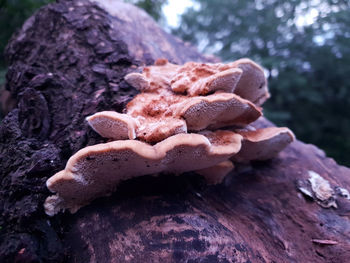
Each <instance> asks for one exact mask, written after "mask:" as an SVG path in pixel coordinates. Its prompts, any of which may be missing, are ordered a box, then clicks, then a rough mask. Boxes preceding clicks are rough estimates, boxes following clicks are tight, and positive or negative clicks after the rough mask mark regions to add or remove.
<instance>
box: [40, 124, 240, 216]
mask: <svg viewBox="0 0 350 263" xmlns="http://www.w3.org/2000/svg"><path fill="white" fill-rule="evenodd" d="M220 133H221V132H220V131H217V132H208V136H210V138H207V137H206V136H204V135H201V134H178V135H174V136H171V137H169V138H167V139H165V140H163V141H162V142H160V143H158V144H156V145H154V146H151V145H149V144H146V143H144V142H140V141H137V140H121V141H113V142H109V143H104V144H98V145H94V146H89V147H86V148H84V149H82V150H80V151H78V152H77V153H76V154H75V155H73V156H72V157H71V158H70V159H69V161H68V163H67V165H66V168H65V169H64V170H63V171H60V172H58V173H57V174H55V175H54V176H52V177H51V178H49V180H48V181H47V183H46V184H47V187H48V189H49V190H50V191H52V192H54V193H56V195H55V196H51V197H48V198H47V200H46V202H45V211H46V213H47V214H48V215H54V214H55V213H56V212H57V211H59V210H61V209H69V210H70V211H71V212H75V211H76V210H77V209H79V208H80V207H81V206H83V205H86V204H87V203H89V202H90V201H91V200H93V199H95V198H97V197H100V196H104V195H108V194H109V193H111V192H113V191H114V190H115V188H116V186H117V185H118V184H119V182H120V181H123V180H127V179H130V178H132V177H136V176H141V175H147V174H154V173H160V172H172V173H182V172H187V171H192V170H200V169H204V168H207V167H210V166H213V165H215V164H218V163H221V162H223V161H226V160H227V159H229V158H230V157H231V156H232V155H234V154H236V153H237V152H238V151H239V150H240V148H241V140H242V137H241V136H240V135H239V134H235V133H233V132H224V133H225V135H224V138H222V136H221V135H222V134H220Z"/></svg>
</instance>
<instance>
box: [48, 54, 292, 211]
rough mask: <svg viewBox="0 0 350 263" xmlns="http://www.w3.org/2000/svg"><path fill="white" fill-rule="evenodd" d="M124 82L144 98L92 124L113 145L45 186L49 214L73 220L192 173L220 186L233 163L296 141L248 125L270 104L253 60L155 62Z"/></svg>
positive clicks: (284, 132)
mask: <svg viewBox="0 0 350 263" xmlns="http://www.w3.org/2000/svg"><path fill="white" fill-rule="evenodd" d="M125 80H126V81H127V82H128V83H129V84H130V85H132V86H133V87H135V88H136V89H138V90H139V91H140V93H139V94H138V95H137V96H136V97H135V98H134V99H133V100H132V101H130V102H129V103H128V105H127V108H126V111H125V113H117V112H113V111H103V112H98V113H96V114H94V115H92V116H89V117H87V121H88V123H89V125H90V126H91V127H92V128H93V129H94V130H95V131H96V132H97V133H99V134H100V135H101V136H103V137H106V138H109V139H111V140H112V141H111V142H108V143H104V144H98V145H94V146H89V147H86V148H84V149H81V150H80V151H78V152H77V153H76V154H74V155H73V156H72V157H71V158H70V159H69V161H68V163H67V165H66V168H65V169H64V170H63V171H60V172H58V173H56V174H55V175H54V176H52V177H51V178H49V179H48V180H47V187H48V189H49V190H50V191H52V192H54V193H55V195H52V196H49V197H48V198H47V199H46V201H45V204H44V207H45V211H46V213H47V214H48V215H54V214H56V213H57V212H59V211H60V210H64V209H68V210H69V211H70V212H72V213H73V212H75V211H77V210H78V209H79V208H80V207H82V206H84V205H86V204H88V203H89V202H91V201H92V200H94V199H95V198H97V197H100V196H105V195H108V194H110V193H112V192H113V191H114V190H115V188H116V187H117V185H118V184H119V183H120V182H121V181H123V180H127V179H129V178H133V177H137V176H142V175H149V174H157V173H161V172H166V173H167V172H169V173H176V174H180V173H183V172H188V171H195V172H197V173H198V174H200V175H202V176H203V177H204V178H205V179H206V181H207V182H208V184H218V183H220V182H222V180H223V179H224V177H225V176H226V175H227V174H228V173H229V172H230V171H231V170H232V169H233V168H234V165H233V163H232V161H233V162H249V161H253V160H267V159H270V158H273V157H274V156H276V155H277V154H278V153H279V152H280V151H281V150H282V149H283V148H285V147H286V146H287V145H288V144H289V143H290V142H292V141H293V140H294V135H293V133H292V132H291V131H290V130H289V129H287V128H276V127H270V128H264V129H255V128H253V127H252V126H250V125H249V124H251V123H252V122H254V121H255V120H257V119H258V118H259V117H260V116H262V108H261V105H262V104H263V103H264V102H265V101H266V99H268V97H269V93H268V89H267V81H266V78H265V76H264V72H263V70H262V68H261V67H260V66H259V65H257V64H256V63H254V62H253V61H251V60H249V59H240V60H237V61H235V62H232V63H228V64H221V63H217V64H204V63H195V62H188V63H186V64H184V65H175V64H171V63H169V62H168V61H167V60H166V59H158V60H157V61H156V63H155V65H153V66H149V67H145V68H143V71H142V72H141V73H130V74H128V75H127V76H125Z"/></svg>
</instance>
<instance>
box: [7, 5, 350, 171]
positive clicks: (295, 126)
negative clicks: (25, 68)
mask: <svg viewBox="0 0 350 263" xmlns="http://www.w3.org/2000/svg"><path fill="white" fill-rule="evenodd" d="M126 1H127V2H131V3H133V4H136V5H138V6H139V7H141V8H143V9H145V10H146V11H147V12H148V13H150V14H151V15H152V16H153V17H154V18H155V19H156V20H158V21H159V20H162V18H163V16H164V14H162V6H163V5H164V4H165V3H166V2H167V1H165V0H163V1H162V0H126ZM48 2H50V0H17V1H16V0H10V1H5V0H0V52H1V53H2V52H3V49H4V47H5V45H6V43H7V41H8V39H9V37H10V35H11V34H12V32H14V30H16V29H17V28H18V27H19V26H20V25H21V24H22V23H23V21H24V20H25V19H26V18H27V17H28V16H30V15H31V14H32V13H33V12H34V10H36V9H37V8H38V7H39V6H41V5H43V4H46V3H48ZM193 2H194V7H193V8H191V9H188V10H187V11H186V12H185V14H184V15H183V16H182V22H181V24H180V25H179V27H178V28H175V29H174V30H173V33H174V34H177V35H178V36H180V37H181V38H183V39H184V40H186V41H190V42H192V43H194V44H195V45H198V47H199V49H200V50H201V51H204V52H207V53H213V54H215V55H217V56H220V57H221V58H222V59H223V60H224V61H231V60H235V59H238V58H241V57H250V58H252V59H254V60H256V61H257V62H259V63H260V64H261V65H263V66H264V68H265V69H266V72H267V74H268V80H269V88H270V92H271V94H272V97H271V98H270V100H269V101H268V102H266V104H265V105H264V109H265V110H264V112H265V115H266V116H267V117H268V118H269V119H270V120H272V121H273V122H275V123H276V124H277V125H279V126H288V127H289V128H291V129H292V130H293V131H294V132H295V134H296V135H297V137H298V139H301V140H303V141H305V142H308V143H313V144H316V145H317V146H319V147H320V148H322V149H324V150H325V151H326V152H327V154H328V155H329V156H331V157H333V158H335V159H336V160H337V161H338V162H340V163H342V164H345V165H348V166H350V158H349V156H350V139H349V133H350V120H349V117H350V106H349V105H350V1H348V0H290V1H282V0H194V1H193ZM303 21H304V22H303ZM4 65H5V64H4V61H3V56H2V55H0V84H1V81H3V79H4V72H5V66H4Z"/></svg>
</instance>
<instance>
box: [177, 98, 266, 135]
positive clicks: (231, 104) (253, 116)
mask: <svg viewBox="0 0 350 263" xmlns="http://www.w3.org/2000/svg"><path fill="white" fill-rule="evenodd" d="M173 107H176V108H177V110H176V111H175V112H178V114H179V115H180V116H181V117H183V118H184V119H185V120H186V123H187V129H188V130H190V131H199V130H203V129H206V128H209V129H217V128H221V127H227V126H231V125H242V126H245V125H247V124H249V123H251V122H253V121H255V120H257V119H258V118H259V117H260V116H262V112H261V110H260V109H259V108H258V107H256V106H255V105H254V104H253V103H251V102H250V101H248V100H245V99H242V98H240V97H239V96H237V95H235V94H232V93H215V94H212V95H209V96H198V97H192V98H191V99H190V100H185V101H183V102H181V103H179V104H176V105H174V106H173Z"/></svg>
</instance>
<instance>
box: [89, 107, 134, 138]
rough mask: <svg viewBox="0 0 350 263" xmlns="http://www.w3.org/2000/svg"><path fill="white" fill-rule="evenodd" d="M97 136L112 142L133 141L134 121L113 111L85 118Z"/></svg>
mask: <svg viewBox="0 0 350 263" xmlns="http://www.w3.org/2000/svg"><path fill="white" fill-rule="evenodd" d="M86 120H87V122H88V123H89V125H90V126H91V128H93V129H94V130H95V131H96V132H97V133H98V134H100V135H101V136H102V137H105V138H111V139H114V140H123V139H131V140H132V139H135V138H136V132H135V130H136V127H137V123H136V121H135V120H134V119H133V118H132V117H130V116H129V115H126V114H122V113H118V112H115V111H102V112H98V113H95V114H94V115H92V116H89V117H87V118H86Z"/></svg>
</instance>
